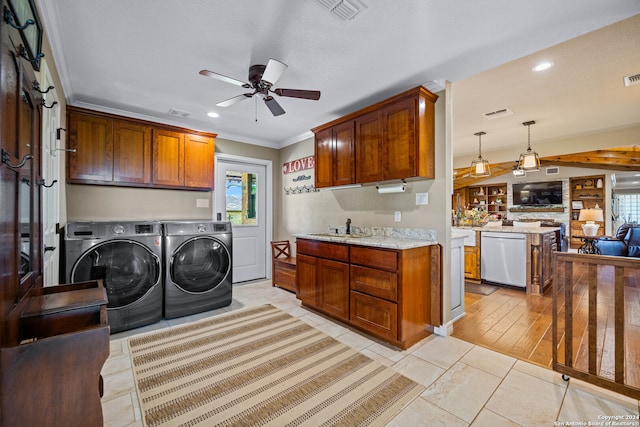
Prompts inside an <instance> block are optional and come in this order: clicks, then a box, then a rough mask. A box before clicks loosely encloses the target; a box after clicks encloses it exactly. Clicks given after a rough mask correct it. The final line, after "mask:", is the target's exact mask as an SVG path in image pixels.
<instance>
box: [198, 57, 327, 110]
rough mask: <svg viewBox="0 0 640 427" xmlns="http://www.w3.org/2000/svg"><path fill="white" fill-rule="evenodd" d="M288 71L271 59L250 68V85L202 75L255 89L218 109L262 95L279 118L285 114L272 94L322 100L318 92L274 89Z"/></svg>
mask: <svg viewBox="0 0 640 427" xmlns="http://www.w3.org/2000/svg"><path fill="white" fill-rule="evenodd" d="M286 70H287V65H286V64H284V63H282V62H280V61H277V60H275V59H269V62H267V65H266V66H265V65H252V66H251V67H249V83H245V82H243V81H240V80H236V79H234V78H231V77H227V76H223V75H222V74H218V73H214V72H213V71H209V70H201V71H200V74H201V75H203V76H207V77H213V78H214V79H218V80H222V81H223V82H227V83H231V84H234V85H237V86H242V87H243V88H245V89H251V88H253V92H251V93H243V94H242V95H238V96H234V97H233V98H229V99H227V100H225V101H222V102H218V103H217V104H216V105H217V106H218V107H229V106H230V105H233V104H235V103H237V102H240V101H242V100H244V99H248V98H252V97H253V96H254V95H258V94H259V95H262V97H263V99H264V103H265V104H266V105H267V107H268V108H269V110H270V111H271V114H273V115H274V116H279V115H281V114H284V112H285V111H284V110H283V109H282V107H281V106H280V104H278V101H276V100H275V98H274V97H273V96H271V93H275V94H276V95H279V96H287V97H290V98H302V99H312V100H314V101H317V100H318V99H320V91H318V90H302V89H272V86H273V85H274V84H275V83H276V82H277V81H278V79H279V78H280V77H281V76H282V74H284V72H285V71H286Z"/></svg>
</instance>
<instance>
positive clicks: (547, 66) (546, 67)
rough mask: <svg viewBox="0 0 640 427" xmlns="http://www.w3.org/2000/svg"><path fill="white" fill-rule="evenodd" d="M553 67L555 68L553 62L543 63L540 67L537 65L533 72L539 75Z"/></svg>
mask: <svg viewBox="0 0 640 427" xmlns="http://www.w3.org/2000/svg"><path fill="white" fill-rule="evenodd" d="M551 67H553V62H551V61H548V62H541V63H539V64H538V65H536V66H535V67H533V68H532V69H531V70H532V71H535V72H536V73H537V72H538V71H544V70H548V69H549V68H551Z"/></svg>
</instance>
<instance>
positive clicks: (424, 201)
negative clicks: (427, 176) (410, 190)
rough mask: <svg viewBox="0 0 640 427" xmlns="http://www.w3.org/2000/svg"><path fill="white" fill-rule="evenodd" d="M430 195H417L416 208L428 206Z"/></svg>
mask: <svg viewBox="0 0 640 427" xmlns="http://www.w3.org/2000/svg"><path fill="white" fill-rule="evenodd" d="M428 204H429V193H416V206H421V205H428Z"/></svg>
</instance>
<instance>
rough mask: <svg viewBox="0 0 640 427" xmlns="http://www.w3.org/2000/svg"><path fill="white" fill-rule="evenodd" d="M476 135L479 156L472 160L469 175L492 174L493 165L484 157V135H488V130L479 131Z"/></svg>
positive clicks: (477, 176) (481, 175) (482, 175)
mask: <svg viewBox="0 0 640 427" xmlns="http://www.w3.org/2000/svg"><path fill="white" fill-rule="evenodd" d="M474 135H476V136H477V137H478V158H477V159H476V160H473V161H472V162H471V168H470V169H469V175H470V176H472V177H474V178H481V177H485V176H491V166H490V165H489V162H488V161H487V160H485V159H483V158H482V135H486V132H477V133H474Z"/></svg>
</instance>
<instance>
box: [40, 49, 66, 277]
mask: <svg viewBox="0 0 640 427" xmlns="http://www.w3.org/2000/svg"><path fill="white" fill-rule="evenodd" d="M41 64H42V65H41V66H42V68H41V69H42V73H41V74H40V75H41V77H40V79H41V80H42V81H41V82H39V83H40V90H42V91H46V90H47V89H48V92H47V93H45V94H43V95H42V96H43V98H44V99H45V105H46V106H51V105H53V107H51V108H43V109H42V150H41V151H42V153H41V155H42V178H43V179H44V183H43V185H42V186H41V187H40V188H41V191H42V232H43V235H42V238H43V244H44V247H43V248H42V250H43V251H44V255H43V258H42V262H43V269H44V273H43V274H44V286H53V285H57V284H58V283H59V280H58V277H59V276H58V274H59V273H58V271H59V265H60V235H59V234H58V233H57V225H58V224H59V223H60V208H59V206H60V156H59V155H58V153H59V152H61V151H58V146H57V144H58V143H59V142H60V141H58V140H57V139H56V135H57V129H58V128H59V127H60V104H59V102H58V97H57V94H56V90H55V88H54V89H49V87H50V86H53V79H52V78H51V74H49V68H48V67H47V64H46V61H44V60H42V62H41ZM54 103H55V104H54Z"/></svg>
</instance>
